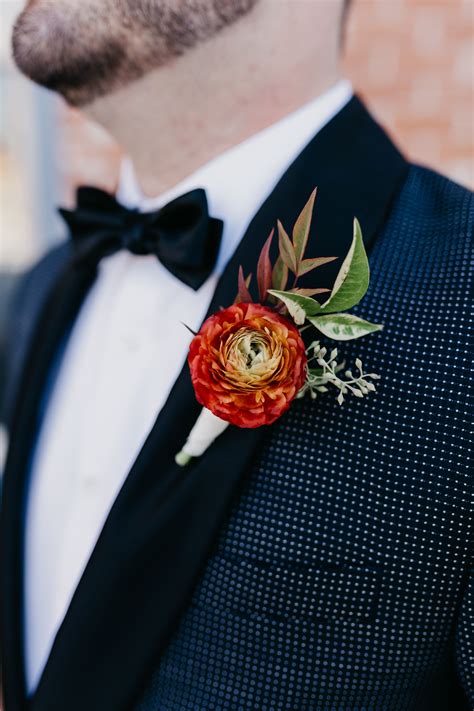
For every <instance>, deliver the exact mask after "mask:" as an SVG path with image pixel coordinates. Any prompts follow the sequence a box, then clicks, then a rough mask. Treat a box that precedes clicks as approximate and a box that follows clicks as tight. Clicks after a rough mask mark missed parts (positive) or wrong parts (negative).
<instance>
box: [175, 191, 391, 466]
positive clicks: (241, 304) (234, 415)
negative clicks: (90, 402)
mask: <svg viewBox="0 0 474 711" xmlns="http://www.w3.org/2000/svg"><path fill="white" fill-rule="evenodd" d="M315 197H316V190H314V191H313V193H312V194H311V197H310V199H309V200H308V202H307V203H306V205H305V207H304V208H303V210H302V212H301V214H300V216H299V217H298V219H297V221H296V223H295V226H294V228H293V231H292V238H291V239H290V237H289V235H288V234H287V232H286V231H285V229H284V227H283V225H282V224H281V223H280V222H278V223H277V230H278V246H279V256H278V258H277V260H276V262H275V264H274V265H272V263H271V260H270V246H271V243H272V240H273V237H274V230H272V232H271V234H270V236H269V237H268V239H267V241H266V242H265V244H264V246H263V249H262V251H261V254H260V257H259V260H258V264H257V284H258V292H259V302H258V303H255V302H254V301H253V299H252V297H251V294H250V291H249V286H250V283H251V279H252V275H249V276H248V277H245V276H244V274H243V271H242V267H241V268H240V271H239V277H238V295H237V298H236V300H235V302H234V304H233V305H232V306H230V307H229V308H225V309H222V310H220V311H218V312H217V313H215V314H213V315H212V316H210V317H209V318H208V319H207V320H206V321H205V322H204V324H203V325H202V327H201V330H200V331H199V333H197V334H196V335H195V337H194V338H193V340H192V342H191V345H190V348H189V354H188V364H189V368H190V371H191V380H192V384H193V387H194V392H195V395H196V398H197V400H198V402H199V403H200V404H201V405H202V406H203V409H202V411H201V413H200V415H199V417H198V419H197V421H196V423H195V425H194V427H193V428H192V430H191V432H190V434H189V436H188V438H187V440H186V443H185V444H184V446H183V448H182V450H181V451H180V452H179V453H178V454H177V455H176V462H177V463H178V464H179V465H181V466H184V465H186V464H187V463H188V462H189V461H190V460H191V459H192V458H193V457H199V456H201V455H202V454H203V453H204V452H205V451H206V449H207V448H208V447H209V446H210V445H211V444H212V442H213V441H214V440H215V439H216V438H217V437H218V436H219V435H220V434H221V433H222V432H223V431H224V430H225V429H226V428H227V427H228V426H229V424H231V425H234V426H237V427H261V426H262V425H271V424H272V423H273V422H275V420H277V419H278V418H279V417H281V415H283V413H284V412H286V411H287V410H288V408H289V407H290V405H291V403H292V402H293V401H294V400H295V399H296V398H301V397H304V396H305V395H309V396H310V397H311V398H313V399H316V398H317V397H319V396H320V395H323V394H324V393H326V392H328V391H329V390H330V388H333V389H335V391H336V392H337V401H338V403H339V405H342V403H343V402H344V399H345V397H346V396H348V395H353V396H355V397H358V398H361V397H364V395H367V394H368V393H369V392H372V391H375V385H374V383H373V381H374V380H376V379H378V377H379V376H378V375H376V374H375V373H365V372H364V371H363V366H362V362H361V361H360V359H359V358H357V359H356V361H355V372H353V370H346V369H345V364H344V363H343V362H342V363H339V362H338V351H337V348H332V349H330V350H328V348H326V347H325V346H323V345H322V344H321V343H320V341H319V339H318V340H314V341H312V342H311V343H310V345H309V346H308V347H306V346H305V343H304V341H303V338H302V332H303V331H304V330H306V329H315V330H316V331H317V332H318V333H319V334H322V335H323V336H325V337H326V338H329V339H331V340H333V341H348V340H352V339H354V338H360V337H361V336H365V335H367V334H369V333H374V332H375V331H379V330H380V329H381V328H382V326H381V325H380V324H374V323H370V322H369V321H365V320H363V319H361V318H359V317H358V316H355V315H353V314H350V313H347V311H348V310H349V309H351V308H353V307H354V306H355V305H356V304H358V303H359V301H360V300H361V299H362V297H363V296H364V294H365V293H366V291H367V289H368V286H369V263H368V260H367V254H366V252H365V248H364V243H363V240H362V232H361V228H360V225H359V222H358V221H357V219H354V233H353V239H352V243H351V246H350V249H349V252H348V253H347V255H346V257H345V259H344V261H343V263H342V266H341V268H340V270H339V273H338V275H337V277H336V281H335V283H334V286H333V288H332V289H331V290H328V289H321V288H314V289H307V288H306V289H302V288H299V287H298V279H299V278H300V277H302V276H303V275H304V274H307V273H309V272H311V271H313V270H314V269H317V268H318V267H320V266H322V265H323V264H327V263H328V262H332V261H333V260H334V259H337V257H315V258H309V259H308V258H305V252H306V246H307V243H308V237H309V232H310V226H311V219H312V214H313V206H314V201H315ZM289 284H290V285H289ZM325 292H327V293H329V296H328V297H327V298H326V300H325V301H324V302H323V303H320V302H319V301H317V300H316V299H314V298H313V296H316V295H317V294H323V293H325Z"/></svg>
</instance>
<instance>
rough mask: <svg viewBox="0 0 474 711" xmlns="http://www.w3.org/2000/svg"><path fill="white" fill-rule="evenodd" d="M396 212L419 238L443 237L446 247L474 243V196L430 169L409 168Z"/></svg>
mask: <svg viewBox="0 0 474 711" xmlns="http://www.w3.org/2000/svg"><path fill="white" fill-rule="evenodd" d="M393 213H394V214H393V216H394V217H395V218H396V219H397V218H398V219H402V220H404V221H406V223H407V225H409V226H410V228H411V230H412V231H413V233H414V234H415V235H417V236H419V237H420V238H423V239H430V240H431V241H433V242H434V243H436V242H437V241H438V240H442V241H443V238H444V247H446V246H450V245H451V246H453V240H454V242H455V243H458V242H459V241H464V242H469V238H471V240H472V233H473V225H474V193H472V192H471V191H470V190H469V189H468V188H465V187H462V186H461V185H458V184H457V183H455V182H453V181H452V180H450V179H449V178H446V177H444V176H443V175H440V174H439V173H436V172H435V171H433V170H430V169H429V168H425V167H423V166H419V165H411V166H410V168H409V170H408V174H407V178H406V180H405V182H404V185H403V186H402V189H401V191H400V194H399V196H398V199H397V200H396V203H395V206H394V211H393ZM448 237H449V238H450V239H449V241H448V240H447V238H448Z"/></svg>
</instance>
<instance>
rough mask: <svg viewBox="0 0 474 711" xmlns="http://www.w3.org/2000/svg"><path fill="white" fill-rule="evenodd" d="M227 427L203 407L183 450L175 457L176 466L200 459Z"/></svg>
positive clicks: (226, 424) (226, 423) (227, 424)
mask: <svg viewBox="0 0 474 711" xmlns="http://www.w3.org/2000/svg"><path fill="white" fill-rule="evenodd" d="M228 426H229V423H228V422H226V421H225V420H221V418H220V417H217V416H216V415H214V414H213V413H212V412H211V411H210V410H208V409H207V408H206V407H203V408H202V410H201V413H200V415H199V417H198V418H197V420H196V423H195V425H194V427H193V428H192V430H191V432H190V433H189V436H188V439H187V440H186V443H185V445H184V447H183V449H182V450H181V451H180V452H178V454H177V455H176V457H175V461H176V464H179V465H180V466H181V467H185V466H186V464H188V463H189V462H190V461H191V459H192V458H193V457H200V456H201V455H202V454H204V452H205V451H206V449H207V448H208V447H210V446H211V444H212V443H213V442H214V440H215V439H217V437H219V435H220V434H222V433H223V432H224V430H225V429H226V428H227V427H228Z"/></svg>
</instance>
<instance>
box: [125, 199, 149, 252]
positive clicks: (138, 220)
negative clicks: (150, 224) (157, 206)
mask: <svg viewBox="0 0 474 711" xmlns="http://www.w3.org/2000/svg"><path fill="white" fill-rule="evenodd" d="M122 219H123V232H122V233H121V235H120V237H121V242H122V246H123V248H124V249H128V251H129V252H132V254H148V250H147V249H146V227H147V215H146V214H145V213H140V212H138V210H130V211H127V212H124V214H123V218H122Z"/></svg>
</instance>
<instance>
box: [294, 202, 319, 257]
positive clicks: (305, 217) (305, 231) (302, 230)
mask: <svg viewBox="0 0 474 711" xmlns="http://www.w3.org/2000/svg"><path fill="white" fill-rule="evenodd" d="M316 190H317V189H316V188H315V189H314V190H313V192H312V193H311V195H310V198H309V200H308V202H307V203H306V205H305V206H304V208H303V209H302V211H301V214H300V216H299V217H298V219H297V220H296V222H295V226H294V228H293V246H294V249H295V256H296V263H297V264H299V262H300V261H301V260H302V259H303V256H304V253H305V250H306V245H307V244H308V237H309V230H310V227H311V217H312V214H313V207H314V200H315V198H316Z"/></svg>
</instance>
